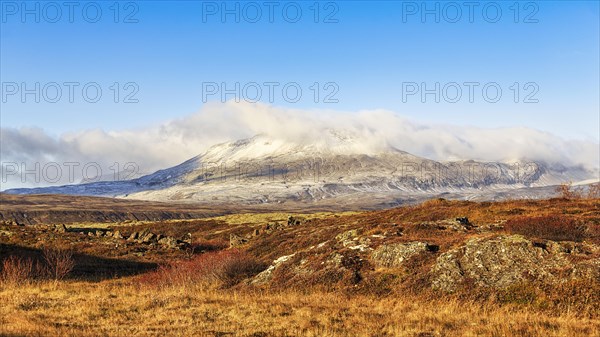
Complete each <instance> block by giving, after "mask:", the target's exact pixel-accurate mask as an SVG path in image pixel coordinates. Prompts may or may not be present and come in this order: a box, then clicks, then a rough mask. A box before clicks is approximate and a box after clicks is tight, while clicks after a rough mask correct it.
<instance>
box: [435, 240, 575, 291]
mask: <svg viewBox="0 0 600 337" xmlns="http://www.w3.org/2000/svg"><path fill="white" fill-rule="evenodd" d="M569 265H570V262H569V260H568V259H567V258H566V256H565V254H562V253H552V252H549V251H548V250H546V249H544V248H543V247H540V246H538V245H534V244H533V242H531V241H530V240H527V239H526V238H524V237H523V236H521V235H502V236H497V237H493V238H475V239H471V240H469V241H467V242H466V244H465V245H464V246H462V247H459V248H456V249H453V250H450V251H448V252H446V253H444V254H442V255H441V256H439V257H438V259H437V261H436V263H435V265H434V267H433V269H432V270H431V276H432V287H433V288H434V289H439V290H443V291H449V292H451V291H454V290H455V289H456V287H457V286H458V284H460V283H461V282H463V281H464V280H466V279H470V280H472V281H474V282H475V283H476V284H477V285H479V286H485V287H493V288H505V287H508V286H511V285H514V284H517V283H520V282H522V281H525V280H531V279H534V280H539V281H544V282H550V283H552V282H556V281H557V280H556V275H554V274H553V272H558V271H559V270H561V269H564V268H566V267H568V266H569Z"/></svg>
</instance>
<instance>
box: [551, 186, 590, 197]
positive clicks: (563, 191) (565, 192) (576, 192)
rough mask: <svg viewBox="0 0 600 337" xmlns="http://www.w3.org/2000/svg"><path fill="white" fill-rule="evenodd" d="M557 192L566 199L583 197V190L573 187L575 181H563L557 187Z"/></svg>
mask: <svg viewBox="0 0 600 337" xmlns="http://www.w3.org/2000/svg"><path fill="white" fill-rule="evenodd" d="M556 193H558V196H559V197H561V198H565V199H581V198H583V196H584V195H583V191H582V189H581V188H575V187H573V183H571V182H568V183H562V184H560V185H559V186H558V187H556Z"/></svg>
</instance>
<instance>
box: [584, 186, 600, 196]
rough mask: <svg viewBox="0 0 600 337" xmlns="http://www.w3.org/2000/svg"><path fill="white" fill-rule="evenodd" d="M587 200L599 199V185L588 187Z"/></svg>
mask: <svg viewBox="0 0 600 337" xmlns="http://www.w3.org/2000/svg"><path fill="white" fill-rule="evenodd" d="M587 198H588V199H598V198H600V183H596V184H592V185H590V187H589V189H588V193H587Z"/></svg>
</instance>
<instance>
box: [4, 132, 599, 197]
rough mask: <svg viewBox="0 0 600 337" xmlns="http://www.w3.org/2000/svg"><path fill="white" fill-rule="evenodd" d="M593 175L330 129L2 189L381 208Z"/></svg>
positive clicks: (527, 193) (550, 190)
mask: <svg viewBox="0 0 600 337" xmlns="http://www.w3.org/2000/svg"><path fill="white" fill-rule="evenodd" d="M597 177H598V171H597V170H589V169H586V168H583V167H567V166H564V165H559V164H554V165H550V164H547V163H541V162H530V161H527V160H521V161H519V162H515V163H500V162H477V161H473V160H468V161H451V162H450V161H447V162H439V161H434V160H429V159H425V158H422V157H418V156H415V155H412V154H410V153H408V152H404V151H401V150H398V149H395V148H393V147H391V146H388V145H386V144H366V143H365V142H364V141H361V138H359V137H356V136H354V135H352V134H347V133H343V132H340V131H336V130H328V132H326V133H324V134H323V135H322V137H321V139H319V140H318V141H317V142H312V143H303V142H301V141H289V140H281V139H275V138H270V137H268V136H265V135H258V136H255V137H252V138H249V139H244V140H239V141H235V142H229V143H223V144H218V145H215V146H213V147H211V148H209V149H208V150H207V151H206V152H205V153H204V154H202V155H199V156H197V157H194V158H191V159H189V160H187V161H185V162H183V163H181V164H179V165H177V166H174V167H171V168H168V169H164V170H160V171H157V172H155V173H152V174H149V175H145V176H142V177H139V178H136V179H131V180H127V181H103V182H94V183H85V184H78V185H67V186H59V187H45V188H32V189H12V190H7V191H5V192H6V193H14V194H39V193H52V194H71V195H90V196H111V197H120V198H129V199H141V200H153V201H178V202H182V201H183V202H186V201H188V202H195V203H200V204H207V205H211V204H212V205H216V204H238V205H262V206H263V207H270V206H272V207H280V206H284V205H285V206H292V205H313V206H314V205H317V206H318V205H323V206H332V205H338V206H348V207H349V206H353V207H356V206H359V207H362V208H378V207H385V206H391V205H397V204H402V203H405V202H411V201H419V200H422V199H425V198H431V197H436V196H437V197H439V196H441V197H445V198H456V199H477V200H495V199H503V198H540V197H547V196H550V195H553V194H554V186H556V185H558V184H561V183H563V182H566V181H573V182H580V181H586V180H590V179H591V181H594V179H597ZM342 208H343V207H342Z"/></svg>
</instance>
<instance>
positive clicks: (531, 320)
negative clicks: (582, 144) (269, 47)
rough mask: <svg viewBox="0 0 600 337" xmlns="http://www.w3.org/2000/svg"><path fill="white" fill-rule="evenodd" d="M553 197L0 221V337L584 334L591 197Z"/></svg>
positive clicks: (590, 283)
mask: <svg viewBox="0 0 600 337" xmlns="http://www.w3.org/2000/svg"><path fill="white" fill-rule="evenodd" d="M564 191H566V192H568V193H563V192H564ZM593 191H594V190H592V192H593ZM559 192H560V195H559V197H558V198H554V199H547V200H511V201H502V202H469V201H449V200H444V199H433V200H429V201H427V202H424V203H421V204H418V205H410V206H403V207H397V208H392V209H387V210H380V211H367V212H348V213H329V212H320V213H311V214H299V213H296V214H288V213H260V214H256V213H244V212H239V213H237V214H231V215H228V216H218V217H206V218H201V219H179V220H178V219H164V220H160V221H150V220H145V221H135V220H122V221H115V222H105V223H98V224H94V223H92V222H88V221H82V222H77V221H71V222H68V223H56V222H49V223H36V224H33V225H19V224H15V223H13V222H12V221H11V220H10V219H8V217H7V216H6V214H5V213H1V212H0V213H1V214H3V216H2V219H3V220H2V221H3V222H2V223H0V335H2V336H71V335H72V336H104V335H106V336H132V335H135V336H167V335H195V336H545V335H548V336H597V335H600V315H599V314H600V199H598V196H595V195H592V194H587V193H588V191H573V188H572V187H570V186H568V185H565V186H563V187H561V188H560V190H559ZM584 192H585V193H584ZM594 193H595V192H594ZM38 206H39V205H38ZM154 207H155V206H153V209H152V212H155V211H156V209H155V208H154ZM0 211H1V210H0ZM135 211H136V212H137V213H140V214H141V213H143V211H144V210H143V209H141V208H139V209H136V210H135ZM52 219H55V218H52Z"/></svg>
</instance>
